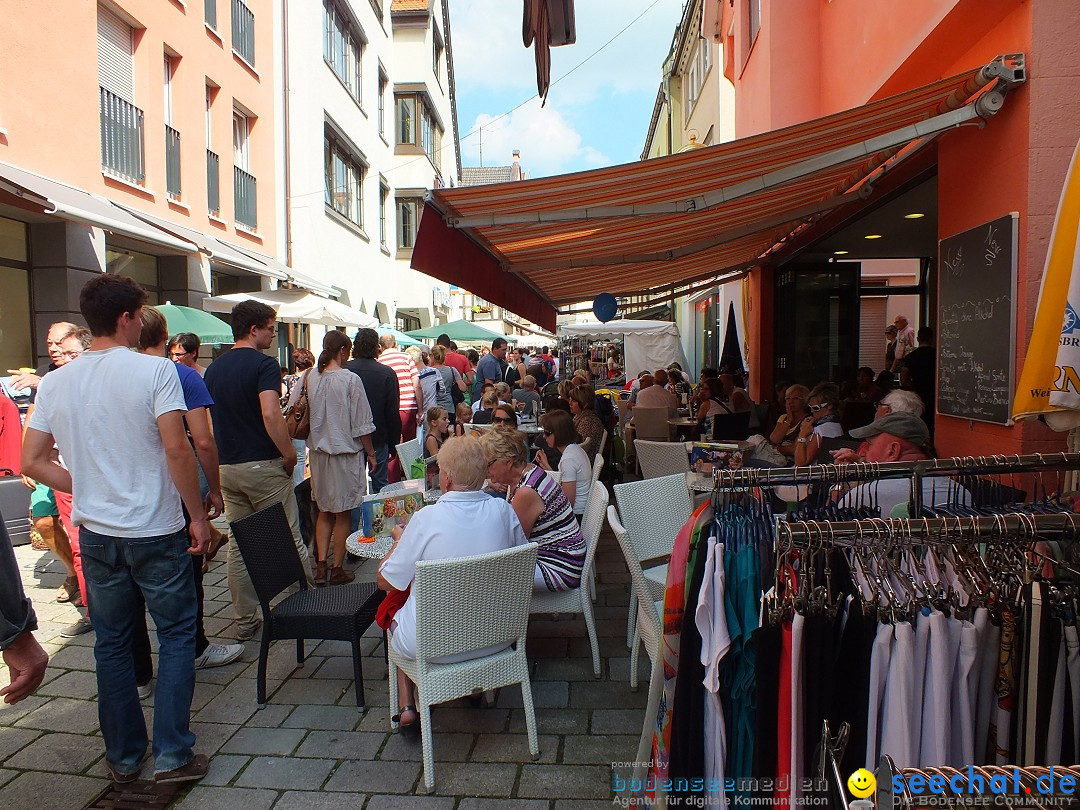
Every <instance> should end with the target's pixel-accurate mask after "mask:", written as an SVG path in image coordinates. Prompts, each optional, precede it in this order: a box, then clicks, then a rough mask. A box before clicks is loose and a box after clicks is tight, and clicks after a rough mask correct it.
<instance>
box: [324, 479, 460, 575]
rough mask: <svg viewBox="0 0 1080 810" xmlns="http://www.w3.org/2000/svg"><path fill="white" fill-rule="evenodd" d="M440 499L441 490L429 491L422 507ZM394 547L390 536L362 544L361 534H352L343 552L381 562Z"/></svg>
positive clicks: (385, 535) (376, 538)
mask: <svg viewBox="0 0 1080 810" xmlns="http://www.w3.org/2000/svg"><path fill="white" fill-rule="evenodd" d="M441 497H442V490H441V489H429V490H426V491H425V492H424V505H425V506H429V505H430V504H433V503H436V502H438V500H439V498H441ZM393 545H394V538H393V536H392V535H390V534H379V535H376V536H375V539H374V540H371V541H368V542H364V533H363V532H353V533H352V534H350V535H349V536H348V537H346V538H345V550H346V551H348V552H349V553H350V554H352V555H353V556H354V557H362V558H363V559H365V560H381V559H382V558H383V557H385V556H386V554H387V552H388V551H390V549H391V547H392V546H393Z"/></svg>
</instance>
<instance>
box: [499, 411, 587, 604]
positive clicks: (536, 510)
mask: <svg viewBox="0 0 1080 810" xmlns="http://www.w3.org/2000/svg"><path fill="white" fill-rule="evenodd" d="M480 441H481V443H482V445H483V447H484V454H485V456H486V457H487V463H488V465H487V477H488V480H489V481H490V482H491V483H492V484H494V485H495V486H497V487H500V488H501V487H505V488H506V493H507V497H508V498H509V500H510V505H511V506H512V507H514V512H515V513H516V514H517V517H518V520H519V521H520V522H521V528H522V529H524V530H525V536H526V537H528V538H529V540H531V541H532V542H534V543H536V544H537V545H538V546H539V548H538V549H537V556H536V573H535V575H534V577H533V588H534V590H536V591H538V592H541V593H542V592H543V591H545V590H547V591H568V590H571V589H573V588H577V587H579V586H580V585H581V569H582V568H584V566H585V538H584V536H583V535H582V534H581V526H580V525H579V524H578V521H577V518H576V517H574V510H573V508H572V506H571V504H570V499H569V498H567V497H566V493H565V492H564V491H563V488H562V487H561V486H559V485H558V484H557V483H555V479H554V478H552V477H551V476H550V475H548V474H547V472H546V471H545V470H544V468H543V467H541V466H540V465H539V464H535V463H533V462H530V461H529V455H528V453H529V450H528V447H527V445H526V444H525V436H524V434H522V433H520V432H518V431H517V430H514V429H513V428H512V427H509V426H507V425H495V426H494V427H492V428H491V430H489V431H487V432H486V433H485V434H484V435H483V436H482V437H481V439H480Z"/></svg>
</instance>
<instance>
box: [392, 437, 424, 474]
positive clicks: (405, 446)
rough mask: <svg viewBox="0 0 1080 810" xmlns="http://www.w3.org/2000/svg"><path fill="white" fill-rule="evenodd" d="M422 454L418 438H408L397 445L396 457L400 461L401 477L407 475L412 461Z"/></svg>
mask: <svg viewBox="0 0 1080 810" xmlns="http://www.w3.org/2000/svg"><path fill="white" fill-rule="evenodd" d="M422 455H423V451H422V450H421V449H420V440H419V439H409V441H407V442H402V443H401V444H399V445H398V446H397V457H398V461H400V462H401V475H402V477H403V478H408V477H409V471H410V470H411V469H412V463H413V462H414V461H416V460H417V459H418V458H420V457H421V456H422Z"/></svg>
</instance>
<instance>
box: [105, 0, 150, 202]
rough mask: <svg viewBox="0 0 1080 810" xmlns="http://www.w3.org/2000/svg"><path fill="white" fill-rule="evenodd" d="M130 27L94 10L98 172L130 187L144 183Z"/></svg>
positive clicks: (142, 140) (142, 139)
mask: <svg viewBox="0 0 1080 810" xmlns="http://www.w3.org/2000/svg"><path fill="white" fill-rule="evenodd" d="M133 33H134V32H133V31H132V30H131V26H129V25H128V24H127V23H126V22H124V21H123V20H121V19H120V18H119V17H117V16H116V15H115V14H113V13H112V12H111V11H109V10H108V9H106V8H104V7H100V6H99V7H98V31H97V45H98V83H99V99H100V106H101V168H102V170H103V171H105V172H106V173H108V174H110V175H112V176H114V177H119V178H122V179H124V180H126V181H129V182H132V183H142V182H143V181H144V180H145V179H146V144H145V135H144V132H143V111H142V110H140V109H139V108H138V107H136V106H135V104H134V101H135V40H134V36H133Z"/></svg>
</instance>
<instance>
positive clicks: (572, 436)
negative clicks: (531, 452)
mask: <svg viewBox="0 0 1080 810" xmlns="http://www.w3.org/2000/svg"><path fill="white" fill-rule="evenodd" d="M540 427H542V428H543V429H544V441H545V442H547V446H548V447H552V448H554V449H556V450H558V451H559V478H560V483H561V484H562V488H563V492H565V493H566V497H567V500H569V501H570V503H571V504H572V506H573V509H574V516H575V517H576V518H577V519H578V524H579V525H580V524H581V517H582V515H584V514H585V502H586V501H587V500H588V499H589V490H590V489H591V488H592V464H590V463H589V457H588V456H587V455H585V451H584V450H583V449H581V445H580V444H578V443H577V439H578V435H577V431H576V430H574V420H573V419H572V418H570V414H568V413H566V412H565V411H551V412H550V413H545V414H544V415H543V416H541V417H540ZM535 460H536V463H537V464H539V465H540V466H541V467H543V468H544V469H545V470H549V471H550V470H551V469H552V468H551V465H550V464H549V463H548V458H547V455H545V454H544V452H543V451H542V450H538V451H537V452H536V457H535Z"/></svg>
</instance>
